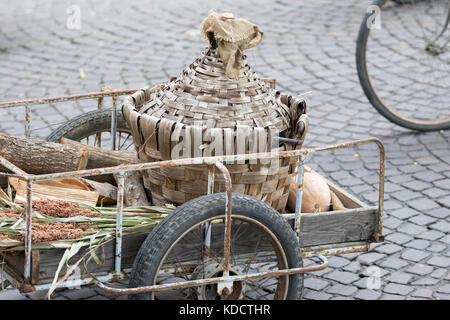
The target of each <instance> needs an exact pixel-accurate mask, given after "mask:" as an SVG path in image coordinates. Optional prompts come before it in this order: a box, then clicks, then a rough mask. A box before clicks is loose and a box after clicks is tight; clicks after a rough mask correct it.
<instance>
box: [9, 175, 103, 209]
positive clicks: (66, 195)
mask: <svg viewBox="0 0 450 320" xmlns="http://www.w3.org/2000/svg"><path fill="white" fill-rule="evenodd" d="M9 182H10V184H11V186H12V187H13V188H14V189H15V190H16V197H15V199H14V202H16V203H25V202H26V190H27V185H26V181H25V180H22V179H19V178H9ZM32 190H33V193H32V195H33V199H51V200H65V201H76V202H81V203H84V204H87V205H89V206H92V207H95V206H96V205H97V201H98V198H99V194H98V192H95V191H87V190H80V189H74V188H71V187H69V188H66V187H62V186H56V185H55V184H54V183H53V182H51V181H50V183H48V182H47V181H41V182H36V183H33V189H32Z"/></svg>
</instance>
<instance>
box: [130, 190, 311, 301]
mask: <svg viewBox="0 0 450 320" xmlns="http://www.w3.org/2000/svg"><path fill="white" fill-rule="evenodd" d="M225 198H226V195H225V193H216V194H212V195H205V196H202V197H199V198H196V199H193V200H191V201H189V202H186V203H184V204H183V205H181V206H180V207H178V208H177V209H176V210H174V211H173V212H172V213H171V214H170V215H169V216H167V217H166V218H165V219H164V220H163V221H162V222H161V223H159V224H158V225H157V226H156V227H155V229H154V230H153V231H152V232H151V233H150V234H149V235H148V236H147V238H146V239H145V241H144V242H143V244H142V246H141V248H140V250H139V252H138V254H137V256H136V258H135V260H134V265H133V269H132V271H131V276H130V282H129V287H130V288H136V287H141V286H148V285H153V284H154V280H155V276H156V273H157V272H158V270H159V265H160V264H161V260H162V259H163V257H164V256H165V254H166V252H167V250H169V248H170V247H171V245H172V244H173V243H174V242H175V241H177V240H178V239H179V238H180V237H181V235H182V234H183V233H184V232H185V231H186V230H189V229H190V228H191V227H193V226H195V225H197V224H198V223H201V222H202V221H205V220H207V219H210V218H213V217H217V216H223V215H224V208H225ZM232 210H233V212H238V213H239V215H241V216H246V217H249V218H252V219H255V220H257V221H258V222H260V223H262V224H263V225H264V226H266V227H267V228H269V229H270V231H271V232H272V233H273V234H274V235H275V236H276V237H277V239H278V240H279V241H280V243H281V245H282V247H283V250H284V252H285V254H286V258H287V262H288V266H289V268H298V267H301V266H303V260H302V257H301V253H300V245H299V242H298V239H297V236H296V234H295V232H294V230H293V229H292V228H291V226H290V225H289V224H288V223H287V221H286V220H285V219H284V218H283V217H282V216H281V215H280V214H279V213H278V212H277V211H276V210H275V209H273V208H272V207H270V206H269V205H268V204H266V203H265V202H263V201H261V200H258V199H256V198H253V197H251V196H248V195H243V194H238V193H233V198H232ZM302 291H303V274H297V275H291V276H289V287H288V293H287V300H300V299H301V296H302ZM149 298H150V293H145V294H138V295H130V296H129V299H130V300H148V299H149Z"/></svg>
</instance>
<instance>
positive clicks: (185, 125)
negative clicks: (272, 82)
mask: <svg viewBox="0 0 450 320" xmlns="http://www.w3.org/2000/svg"><path fill="white" fill-rule="evenodd" d="M300 109H302V110H303V111H304V110H305V109H306V106H305V103H304V101H303V100H301V99H295V98H293V97H290V96H286V95H281V94H280V93H279V92H277V91H276V90H274V89H271V88H269V87H268V86H267V85H266V83H265V82H263V81H262V80H260V79H259V78H258V77H257V76H256V74H255V72H254V71H253V70H252V69H251V68H250V66H248V64H247V63H246V61H245V58H244V60H243V61H242V68H241V70H240V77H239V80H230V79H228V78H227V77H226V76H225V67H224V64H223V63H222V62H221V61H220V59H219V58H218V57H217V56H216V53H215V52H214V50H207V51H206V53H204V54H203V56H202V57H201V58H199V59H197V60H196V61H195V62H194V63H193V64H191V65H190V66H189V67H188V68H186V69H185V70H183V71H182V73H181V74H180V75H179V76H178V77H177V78H176V79H174V80H172V81H171V82H170V83H168V84H161V85H159V86H155V87H153V88H145V89H142V90H140V91H138V92H136V93H135V94H133V95H132V96H130V97H127V98H126V99H125V101H124V105H123V108H122V112H123V115H124V117H125V120H126V121H127V123H128V125H129V126H130V128H131V130H132V133H133V139H134V142H135V146H136V149H137V152H138V157H139V159H140V160H141V161H142V162H153V161H160V160H169V159H177V158H194V157H207V156H214V155H233V154H243V153H257V152H268V151H275V150H285V149H286V148H288V147H287V146H281V147H280V146H279V144H278V143H275V144H273V141H274V138H275V136H278V134H280V133H281V134H282V135H283V136H285V137H294V134H293V132H296V131H295V130H296V126H297V120H298V114H299V110H300ZM275 142H276V140H275ZM295 166H296V163H295V159H293V160H289V159H276V160H273V161H272V162H270V163H267V162H265V163H262V162H261V161H258V162H255V163H245V162H244V163H233V164H227V168H228V169H229V171H230V173H231V178H232V182H233V192H238V193H244V194H248V195H252V196H255V197H257V198H259V199H262V200H264V201H266V202H267V203H269V204H270V205H272V206H273V207H274V208H275V209H277V210H283V209H284V208H285V206H286V202H287V198H288V193H289V184H290V182H291V178H292V176H293V175H294V172H295ZM208 172H209V168H208V167H207V166H183V167H172V168H161V169H152V170H148V171H147V172H145V173H144V184H145V187H146V188H147V189H148V190H150V191H151V194H152V200H153V202H154V204H156V205H158V204H163V203H167V202H170V203H174V204H176V205H179V204H182V203H184V202H186V201H189V200H191V199H193V198H196V197H198V196H200V195H203V194H205V193H206V191H207V183H208ZM222 191H225V185H224V180H223V177H222V175H221V174H218V173H216V175H215V192H222Z"/></svg>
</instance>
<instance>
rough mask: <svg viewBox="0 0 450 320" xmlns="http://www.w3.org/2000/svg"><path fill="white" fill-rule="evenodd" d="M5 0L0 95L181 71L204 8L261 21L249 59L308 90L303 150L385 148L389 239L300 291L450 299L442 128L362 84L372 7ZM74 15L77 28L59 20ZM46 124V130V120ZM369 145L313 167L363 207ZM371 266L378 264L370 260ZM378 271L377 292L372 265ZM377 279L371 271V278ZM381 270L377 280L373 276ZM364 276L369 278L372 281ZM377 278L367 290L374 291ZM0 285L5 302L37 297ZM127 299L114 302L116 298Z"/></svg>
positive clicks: (7, 126) (76, 109)
mask: <svg viewBox="0 0 450 320" xmlns="http://www.w3.org/2000/svg"><path fill="white" fill-rule="evenodd" d="M204 3H205V2H204V1H193V0H184V1H127V2H124V1H99V2H97V1H95V2H94V1H55V0H53V1H45V2H44V3H42V4H41V3H39V4H38V3H37V2H36V1H20V2H18V1H17V2H11V1H5V0H1V1H0V7H1V10H0V15H1V19H2V23H1V25H0V75H1V79H0V100H1V101H5V100H13V99H19V98H25V97H30V98H31V97H41V96H55V95H63V94H69V93H70V94H74V93H83V92H89V91H96V90H98V89H99V88H100V87H101V86H102V85H104V84H107V85H110V86H112V87H114V88H141V87H144V86H146V85H149V84H154V83H157V82H159V81H165V80H167V79H168V78H169V77H170V76H173V75H177V74H178V72H179V71H180V70H181V69H182V68H183V67H184V66H186V65H187V64H189V63H191V62H192V61H193V60H194V59H195V58H196V57H197V56H198V55H199V53H200V51H201V50H202V49H203V47H204V46H205V44H204V43H202V42H201V40H200V37H199V33H198V25H199V24H200V22H201V20H202V18H204V17H205V16H206V15H207V13H208V11H209V9H211V8H213V9H215V10H216V11H231V12H234V13H235V14H236V15H237V16H242V17H246V18H248V19H249V20H251V21H252V22H255V23H257V24H259V25H260V26H261V29H262V30H263V31H264V32H265V38H264V40H263V42H262V43H261V45H260V46H259V47H257V48H254V49H251V50H249V51H248V54H247V55H248V61H249V63H250V64H251V65H252V66H253V68H254V69H255V70H256V71H257V72H258V73H259V74H260V75H261V76H264V77H274V78H276V79H277V84H278V88H279V89H280V90H281V91H284V92H290V93H295V94H299V93H302V92H307V91H310V90H312V91H313V92H312V93H311V94H308V95H306V98H307V103H308V108H309V114H310V117H311V125H310V132H309V135H308V138H307V141H306V144H307V145H308V146H317V145H323V144H333V143H337V142H344V141H348V140H352V139H360V138H365V137H368V136H375V137H379V138H380V139H382V141H383V142H384V144H385V147H386V152H387V154H386V156H387V161H386V169H387V174H386V188H385V189H386V190H385V191H386V194H385V209H386V217H385V220H384V233H385V234H386V241H385V242H384V243H382V244H378V245H374V246H372V247H371V250H370V251H369V252H367V253H362V254H358V253H355V254H347V255H341V256H334V257H331V258H330V265H331V266H330V267H329V268H327V269H325V270H323V271H321V272H316V273H311V274H308V275H307V276H306V279H305V288H304V299H449V298H450V281H449V280H450V275H449V266H450V250H449V243H450V235H449V226H450V179H449V178H450V131H448V130H447V131H441V132H433V133H415V132H411V131H408V130H405V129H402V128H400V127H398V126H396V125H394V124H392V123H390V122H388V121H387V120H385V119H384V118H383V117H381V116H380V115H379V114H378V113H377V112H376V111H375V110H374V109H373V108H372V107H371V105H370V104H369V103H368V101H367V99H366V97H365V96H364V94H363V92H362V89H361V87H360V85H359V83H358V78H357V75H356V71H355V70H356V68H355V57H354V49H355V39H356V35H357V32H358V28H359V25H360V22H361V19H362V16H363V14H364V12H365V9H366V7H367V4H368V2H367V1H361V0H348V1H332V0H307V1H306V0H303V1H299V2H295V4H293V2H292V1H284V0H279V1H267V0H257V1H256V0H253V1H245V2H243V1H239V2H238V1H230V0H224V1H217V0H214V1H208V5H204ZM73 4H77V5H78V6H79V8H80V9H81V28H80V29H79V30H69V29H68V28H67V27H66V20H67V18H68V16H69V15H68V13H67V10H68V8H69V7H70V6H71V5H73ZM95 108H96V105H95V104H92V103H89V102H85V101H84V102H81V103H66V104H65V105H64V107H63V108H58V107H56V106H42V107H39V108H36V109H35V110H33V114H32V125H33V128H34V129H35V130H34V131H33V136H37V137H45V136H46V135H47V134H48V133H49V131H50V129H49V128H46V127H47V126H48V125H49V123H61V122H64V121H65V120H66V119H68V118H70V117H73V116H74V115H76V114H79V113H80V112H84V111H87V110H90V109H95ZM0 112H1V113H0V132H5V133H8V134H16V135H21V134H22V133H23V125H22V123H23V122H22V119H23V117H24V111H23V109H17V110H13V109H10V110H2V111H0ZM53 127H54V126H53ZM377 157H378V152H377V151H376V149H375V148H373V147H370V148H368V147H360V148H358V149H346V150H340V151H337V152H334V153H328V154H322V155H320V154H317V155H316V156H315V157H314V158H312V159H311V161H310V165H311V166H312V167H314V168H316V169H317V170H319V171H320V172H322V173H324V174H325V175H326V176H327V177H328V178H330V179H331V180H333V181H335V182H336V183H337V184H339V185H340V186H343V187H344V188H346V189H347V190H348V191H349V192H351V193H352V194H354V195H356V196H357V197H358V198H359V199H362V200H363V201H365V202H367V203H369V204H374V203H375V202H376V197H377V161H378V160H377ZM373 266H376V267H378V268H379V269H373V268H369V267H373ZM373 270H379V272H380V274H379V275H380V278H379V279H380V287H379V288H374V289H371V288H373V286H371V285H375V287H376V284H377V278H376V275H377V274H376V273H371V272H373ZM370 276H372V277H370ZM374 276H375V277H374ZM368 283H369V286H368ZM370 284H371V285H370ZM54 297H55V298H56V299H109V298H112V297H109V296H107V295H104V294H102V293H101V292H99V291H98V289H95V288H93V287H90V288H86V289H82V290H58V291H57V292H56V294H55V296H54ZM41 298H42V293H39V292H38V293H33V294H31V295H21V294H19V293H18V292H17V291H16V290H7V291H6V292H4V293H1V294H0V299H41ZM123 298H126V297H121V298H120V299H123Z"/></svg>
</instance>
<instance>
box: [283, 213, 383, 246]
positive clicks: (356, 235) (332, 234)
mask: <svg viewBox="0 0 450 320" xmlns="http://www.w3.org/2000/svg"><path fill="white" fill-rule="evenodd" d="M377 215H378V210H377V208H376V207H364V208H358V209H349V210H340V211H329V212H321V213H317V214H302V215H301V220H300V221H301V222H300V245H301V246H302V247H307V246H317V245H325V244H333V243H340V242H352V241H365V240H369V239H370V238H371V236H372V234H374V233H375V232H376V230H377ZM283 216H284V217H285V218H286V219H287V220H288V222H289V223H290V225H291V226H292V227H294V217H295V214H284V215H283Z"/></svg>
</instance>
